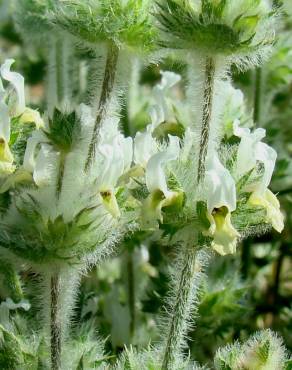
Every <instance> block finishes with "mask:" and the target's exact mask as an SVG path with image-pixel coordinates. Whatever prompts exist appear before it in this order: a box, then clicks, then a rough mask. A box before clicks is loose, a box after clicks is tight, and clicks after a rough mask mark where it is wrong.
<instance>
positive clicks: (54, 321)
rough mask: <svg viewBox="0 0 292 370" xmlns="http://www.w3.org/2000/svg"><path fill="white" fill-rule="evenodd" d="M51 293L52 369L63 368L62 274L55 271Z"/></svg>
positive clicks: (51, 282) (51, 283) (51, 281)
mask: <svg viewBox="0 0 292 370" xmlns="http://www.w3.org/2000/svg"><path fill="white" fill-rule="evenodd" d="M50 293H51V366H52V370H59V369H60V368H61V350H62V349H61V339H62V330H61V321H60V317H59V316H60V315H59V298H60V276H59V274H58V273H54V274H53V275H52V276H51V280H50Z"/></svg>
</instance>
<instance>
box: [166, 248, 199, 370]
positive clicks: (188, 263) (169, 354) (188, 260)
mask: <svg viewBox="0 0 292 370" xmlns="http://www.w3.org/2000/svg"><path fill="white" fill-rule="evenodd" d="M196 262H197V250H196V249H195V248H194V247H192V246H187V247H186V251H185V252H184V261H183V267H182V270H181V274H180V280H179V286H178V289H177V293H176V298H175V304H174V307H173V312H172V317H171V322H170V327H169V331H168V334H167V342H166V346H165V350H164V357H163V363H162V370H173V369H175V360H176V358H177V357H178V355H179V352H180V349H181V347H182V345H183V342H184V336H185V334H186V331H187V328H188V325H187V322H188V320H189V318H190V315H191V313H192V309H193V304H192V303H193V302H194V298H195V292H194V291H195V289H196V282H197V281H196V275H197V273H199V272H200V269H201V266H200V264H197V263H196Z"/></svg>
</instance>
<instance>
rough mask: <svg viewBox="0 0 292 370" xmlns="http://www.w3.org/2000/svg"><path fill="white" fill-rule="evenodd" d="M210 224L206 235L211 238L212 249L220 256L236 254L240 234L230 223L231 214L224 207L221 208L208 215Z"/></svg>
mask: <svg viewBox="0 0 292 370" xmlns="http://www.w3.org/2000/svg"><path fill="white" fill-rule="evenodd" d="M208 219H209V221H210V223H211V226H210V229H209V230H208V232H207V233H206V235H209V236H211V237H213V241H212V244H211V246H212V248H213V249H214V250H215V251H216V252H217V253H219V254H221V255H222V256H224V255H226V254H233V253H235V252H236V245H237V241H238V238H239V237H240V234H239V233H238V232H237V230H236V229H235V228H234V227H233V225H232V223H231V213H230V212H229V211H228V209H227V208H226V207H222V208H220V209H217V210H216V211H214V212H213V213H212V214H211V215H208Z"/></svg>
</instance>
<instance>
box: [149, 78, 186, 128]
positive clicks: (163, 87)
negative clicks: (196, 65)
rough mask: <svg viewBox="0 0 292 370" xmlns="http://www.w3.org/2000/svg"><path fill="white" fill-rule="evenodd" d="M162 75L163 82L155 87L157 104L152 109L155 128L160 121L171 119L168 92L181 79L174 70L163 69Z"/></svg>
mask: <svg viewBox="0 0 292 370" xmlns="http://www.w3.org/2000/svg"><path fill="white" fill-rule="evenodd" d="M161 76H162V78H161V82H160V83H159V84H158V85H156V86H155V87H154V89H153V94H154V98H155V101H156V103H157V104H155V105H154V106H153V107H152V108H151V109H150V116H151V121H152V126H153V130H154V129H155V128H156V127H157V126H158V125H159V124H160V123H162V122H165V121H168V120H170V119H171V117H172V114H171V107H170V103H169V100H168V98H167V92H168V91H169V90H170V89H171V88H172V87H173V86H175V85H176V84H177V83H178V82H179V81H180V80H181V76H180V75H178V74H176V73H174V72H168V71H165V72H163V71H162V72H161Z"/></svg>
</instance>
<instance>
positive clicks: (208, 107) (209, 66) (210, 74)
mask: <svg viewBox="0 0 292 370" xmlns="http://www.w3.org/2000/svg"><path fill="white" fill-rule="evenodd" d="M214 82H215V61H214V59H213V58H211V57H207V58H206V62H205V81H204V97H203V99H204V100H203V115H202V126H201V136H200V149H199V163H198V180H197V181H198V183H199V182H201V181H202V180H203V179H204V174H205V162H206V157H207V152H208V145H209V136H210V125H211V119H212V108H213V97H214Z"/></svg>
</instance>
